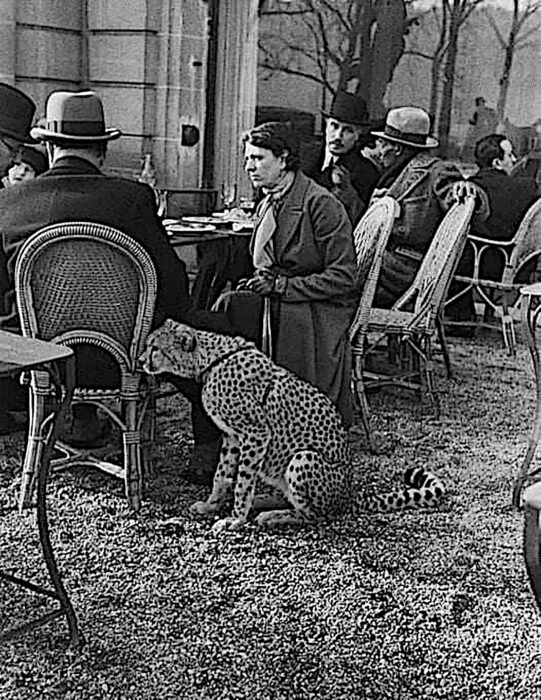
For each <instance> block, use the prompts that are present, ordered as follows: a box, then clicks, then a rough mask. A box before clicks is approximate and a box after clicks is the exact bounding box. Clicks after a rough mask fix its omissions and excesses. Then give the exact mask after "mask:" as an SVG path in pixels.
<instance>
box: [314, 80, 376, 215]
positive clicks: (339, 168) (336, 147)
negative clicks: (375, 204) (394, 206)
mask: <svg viewBox="0 0 541 700" xmlns="http://www.w3.org/2000/svg"><path fill="white" fill-rule="evenodd" d="M324 116H325V118H326V119H325V153H324V158H323V163H322V166H321V170H320V171H319V172H317V173H313V177H314V179H315V180H316V182H318V183H319V184H320V185H323V187H325V188H326V189H328V190H329V191H330V192H332V193H333V194H334V195H335V196H336V197H338V199H339V200H340V201H341V202H342V204H343V205H344V206H345V208H346V211H347V213H348V216H349V219H350V221H351V223H352V224H353V226H355V225H356V224H357V222H358V221H359V219H360V218H361V216H362V215H363V214H364V212H365V211H366V207H367V205H368V201H369V200H370V196H371V195H372V191H373V189H374V186H375V184H376V181H377V179H378V177H379V169H378V167H377V165H376V163H375V162H374V161H373V160H372V159H370V158H367V157H365V156H364V155H363V154H362V153H361V149H362V147H363V146H365V145H367V144H369V143H370V140H371V139H370V134H369V133H368V132H369V129H370V123H369V121H368V112H367V109H366V102H365V101H364V100H363V99H362V98H361V97H359V96H357V95H351V94H349V93H347V92H338V93H337V94H336V96H335V98H334V100H333V103H332V105H331V109H330V112H329V113H328V114H324Z"/></svg>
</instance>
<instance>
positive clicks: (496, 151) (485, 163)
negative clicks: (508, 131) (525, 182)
mask: <svg viewBox="0 0 541 700" xmlns="http://www.w3.org/2000/svg"><path fill="white" fill-rule="evenodd" d="M507 140H508V139H507V136H504V135H503V134H489V135H488V136H484V137H483V138H482V139H480V140H479V141H478V142H477V143H476V144H475V151H474V154H473V155H474V158H475V162H476V163H477V165H478V166H479V167H480V168H491V167H492V163H493V161H494V158H503V157H504V155H505V154H504V152H503V148H502V141H507Z"/></svg>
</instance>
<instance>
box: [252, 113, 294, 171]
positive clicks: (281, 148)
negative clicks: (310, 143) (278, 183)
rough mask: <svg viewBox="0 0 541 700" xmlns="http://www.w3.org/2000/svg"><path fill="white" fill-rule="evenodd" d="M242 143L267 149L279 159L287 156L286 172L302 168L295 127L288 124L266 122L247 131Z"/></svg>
mask: <svg viewBox="0 0 541 700" xmlns="http://www.w3.org/2000/svg"><path fill="white" fill-rule="evenodd" d="M242 143H244V144H246V143H250V144H251V145H252V146H258V147H259V148H267V149H268V150H269V151H272V153H273V154H274V155H275V156H276V157H277V158H279V157H280V156H283V155H284V153H285V154H286V156H285V166H286V170H293V171H295V170H298V169H299V167H300V158H299V141H298V138H297V135H296V133H295V131H294V129H293V127H292V126H291V125H290V124H288V122H265V123H264V124H260V125H259V126H256V127H254V128H253V129H250V130H249V131H247V132H246V133H245V134H244V136H243V137H242Z"/></svg>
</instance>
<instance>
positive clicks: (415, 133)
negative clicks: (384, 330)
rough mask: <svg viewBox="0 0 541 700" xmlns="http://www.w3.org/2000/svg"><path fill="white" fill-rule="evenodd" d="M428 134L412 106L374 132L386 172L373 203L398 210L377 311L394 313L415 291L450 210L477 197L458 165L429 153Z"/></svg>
mask: <svg viewBox="0 0 541 700" xmlns="http://www.w3.org/2000/svg"><path fill="white" fill-rule="evenodd" d="M429 132H430V118H429V115H428V113H427V112H426V111H425V110H424V109H421V108H420V107H409V106H408V107H397V108H395V109H391V110H390V111H389V113H388V115H387V118H386V121H385V127H384V129H383V130H382V131H375V132H373V133H374V136H376V137H377V138H378V146H379V152H380V159H381V161H382V164H383V168H384V169H383V171H382V173H381V176H380V178H379V180H378V182H377V184H376V189H375V190H374V194H373V195H372V199H373V200H375V199H377V198H378V197H381V196H384V195H390V196H391V197H394V199H396V201H397V202H398V203H399V205H400V215H399V216H398V217H397V219H396V220H395V223H394V225H393V229H392V231H391V235H390V238H389V243H388V246H387V249H386V251H385V253H384V257H383V262H382V266H381V272H380V276H379V281H378V285H377V288H376V296H375V301H374V306H378V307H380V308H390V307H391V306H392V305H393V304H394V303H395V302H396V301H397V300H398V299H399V298H400V297H401V296H402V294H403V293H404V292H405V291H406V290H407V289H408V287H409V286H410V285H411V283H412V282H413V280H414V278H415V275H416V273H417V270H418V269H419V266H420V264H421V261H422V259H423V256H424V254H425V253H426V251H427V249H428V246H429V245H430V243H431V241H432V238H433V237H434V234H435V233H436V229H437V228H438V225H439V224H440V222H441V220H442V219H443V217H444V215H445V213H446V212H447V210H448V209H449V208H450V207H451V205H452V204H453V203H454V202H455V201H456V200H457V198H460V197H463V196H465V195H466V194H470V193H474V192H476V188H475V186H474V185H471V184H470V185H468V184H467V183H464V182H463V181H462V175H461V173H460V171H459V169H458V168H457V167H456V165H454V164H453V163H450V162H446V161H444V160H442V159H441V158H438V157H437V156H435V155H432V154H431V153H430V152H429V151H430V149H432V148H435V147H436V146H438V141H437V139H435V138H433V137H432V136H430V133H429Z"/></svg>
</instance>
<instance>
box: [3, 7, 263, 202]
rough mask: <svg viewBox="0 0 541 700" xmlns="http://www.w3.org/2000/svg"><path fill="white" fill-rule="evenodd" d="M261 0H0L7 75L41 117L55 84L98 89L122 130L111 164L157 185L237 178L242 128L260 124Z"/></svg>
mask: <svg viewBox="0 0 541 700" xmlns="http://www.w3.org/2000/svg"><path fill="white" fill-rule="evenodd" d="M257 5H258V3H257V0H40V1H39V2H36V1H35V0H2V2H1V3H0V33H1V42H0V81H3V82H7V83H10V84H12V85H15V86H17V87H19V88H20V89H21V90H23V91H24V92H26V93H27V94H29V95H30V96H31V97H32V98H33V99H34V101H35V102H36V103H37V105H38V113H37V117H38V118H39V117H41V116H43V113H44V107H45V102H46V99H47V96H48V95H49V94H50V93H51V92H52V91H53V90H61V89H68V90H80V89H91V90H95V91H96V92H97V93H98V94H99V95H100V96H101V97H102V99H103V101H104V105H105V111H106V118H107V122H108V125H110V126H115V127H118V128H120V129H121V130H122V132H123V134H124V136H123V138H121V139H119V140H118V141H116V142H114V143H112V144H111V146H110V153H109V158H108V167H109V169H111V170H113V171H115V172H118V173H119V174H126V175H132V176H133V175H136V174H137V173H138V172H139V171H140V169H141V162H142V159H143V157H144V155H145V154H149V153H150V154H151V155H152V161H153V164H154V167H155V170H156V174H157V180H158V186H159V187H161V188H172V189H183V188H186V189H198V188H204V187H211V188H216V189H218V190H220V188H221V187H222V185H228V184H229V183H239V182H241V189H242V180H243V175H242V170H241V166H242V163H241V153H240V145H239V137H240V133H241V132H242V131H243V130H244V129H246V128H249V127H250V126H252V125H253V120H254V115H255V102H256V72H257V67H256V66H257Z"/></svg>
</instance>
